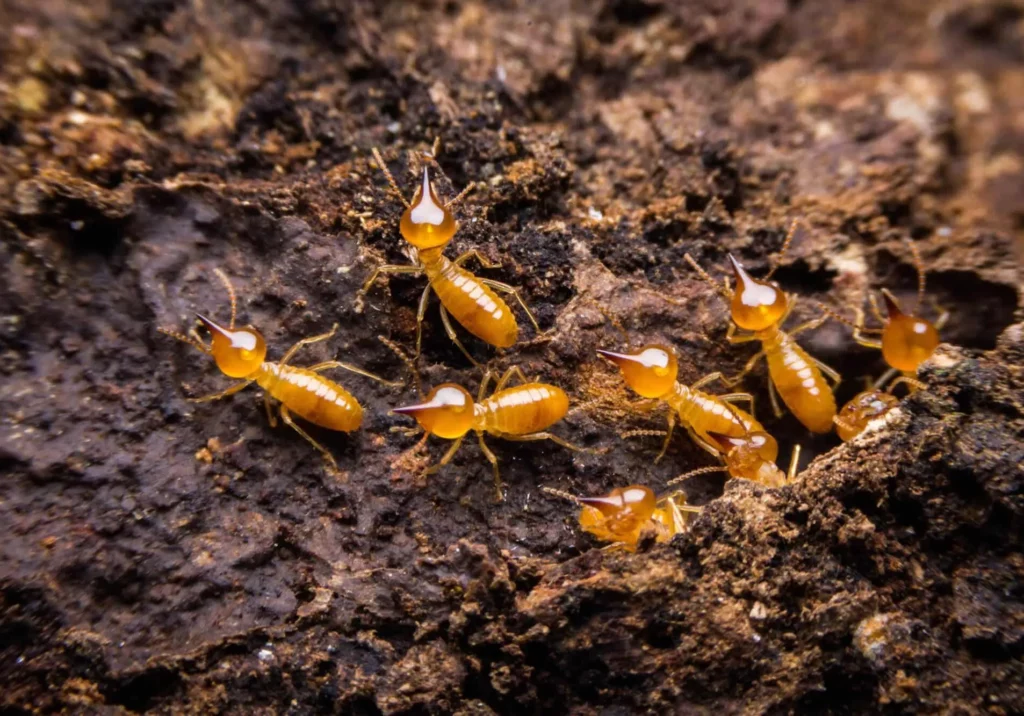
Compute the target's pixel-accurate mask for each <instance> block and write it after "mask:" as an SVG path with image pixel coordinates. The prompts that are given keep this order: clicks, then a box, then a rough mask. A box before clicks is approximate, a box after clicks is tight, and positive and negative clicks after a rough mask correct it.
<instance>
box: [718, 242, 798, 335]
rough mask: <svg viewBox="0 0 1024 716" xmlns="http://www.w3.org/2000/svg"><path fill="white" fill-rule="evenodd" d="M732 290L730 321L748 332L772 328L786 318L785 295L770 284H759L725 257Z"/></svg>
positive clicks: (769, 282)
mask: <svg viewBox="0 0 1024 716" xmlns="http://www.w3.org/2000/svg"><path fill="white" fill-rule="evenodd" d="M729 261H730V262H731V263H732V270H733V274H734V275H735V277H736V290H735V291H734V292H733V294H732V307H731V310H732V320H733V322H734V323H735V324H736V325H737V326H739V327H740V328H743V329H745V330H748V331H762V330H764V329H765V328H769V327H771V326H774V325H775V324H776V323H778V322H779V321H781V320H782V317H783V316H785V315H786V308H787V306H788V302H787V300H786V294H785V293H784V292H783V290H782V289H781V288H779V285H778V284H777V283H775V282H774V281H759V280H757V279H756V278H754V277H753V276H751V275H750V274H749V273H747V270H746V269H745V268H743V266H741V265H740V262H739V261H737V260H736V259H735V258H733V256H732V254H729Z"/></svg>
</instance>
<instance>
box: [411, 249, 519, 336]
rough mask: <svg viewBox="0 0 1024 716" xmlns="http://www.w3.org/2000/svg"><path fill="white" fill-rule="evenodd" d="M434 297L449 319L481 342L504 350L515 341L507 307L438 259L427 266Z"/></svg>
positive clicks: (513, 320)
mask: <svg viewBox="0 0 1024 716" xmlns="http://www.w3.org/2000/svg"><path fill="white" fill-rule="evenodd" d="M427 275H428V277H429V278H430V285H431V286H433V288H434V293H436V294H437V297H438V298H439V299H440V300H441V303H442V304H443V305H444V307H445V308H446V309H448V312H449V313H450V314H452V318H454V319H455V320H456V321H458V322H459V324H461V325H462V326H463V327H464V328H465V329H466V330H467V331H469V332H470V333H472V334H473V335H474V336H476V337H477V338H479V339H480V340H482V341H485V342H487V343H489V344H491V345H492V346H496V347H498V348H508V347H510V346H512V345H514V344H515V342H516V339H517V338H518V337H519V326H518V325H517V324H516V318H515V316H513V315H512V311H511V310H510V309H509V307H508V305H507V304H506V303H505V302H504V301H502V300H501V298H499V297H498V295H497V294H496V293H495V292H494V291H492V290H491V289H490V288H489V287H487V286H485V285H484V284H483V283H482V282H481V281H480V279H479V278H477V277H476V276H474V275H473V274H471V273H470V272H469V271H466V270H465V269H463V268H460V267H458V266H456V265H455V264H454V263H452V262H451V261H449V260H448V259H446V258H445V257H443V256H442V257H441V258H440V259H438V261H437V263H435V264H432V265H429V266H427Z"/></svg>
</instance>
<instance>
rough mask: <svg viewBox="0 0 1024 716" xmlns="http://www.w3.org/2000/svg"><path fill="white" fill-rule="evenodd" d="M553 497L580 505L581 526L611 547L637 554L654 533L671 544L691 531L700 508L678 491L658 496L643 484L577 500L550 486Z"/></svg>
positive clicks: (548, 490) (573, 496)
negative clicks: (647, 535)
mask: <svg viewBox="0 0 1024 716" xmlns="http://www.w3.org/2000/svg"><path fill="white" fill-rule="evenodd" d="M543 490H544V492H546V493H548V494H549V495H554V496H556V497H560V498H562V499H564V500H569V501H571V502H575V503H576V504H578V505H579V506H580V514H579V526H580V529H582V530H583V531H584V532H589V533H590V534H592V535H594V537H596V538H597V539H599V540H601V541H602V542H611V543H612V544H611V545H609V546H610V547H617V548H621V549H625V550H627V551H629V552H635V551H636V548H637V545H638V544H639V542H640V540H641V539H642V538H643V537H644V535H646V534H649V533H653V534H654V539H655V541H657V542H668V541H669V540H671V539H672V538H673V537H675V536H676V535H677V534H681V533H683V532H685V531H686V530H687V529H689V525H690V522H692V521H693V520H694V518H695V517H696V515H697V514H699V513H700V511H701V508H700V507H694V506H693V505H687V504H686V494H685V493H684V492H681V491H676V492H673V493H670V494H668V495H665V496H664V497H660V498H659V497H656V496H655V494H654V491H653V490H651V489H650V488H649V487H644V486H643V485H629V486H628V487H617V488H615V489H614V490H612V491H611V492H609V493H608V494H607V495H603V496H600V497H577V496H576V495H573V494H570V493H568V492H563V491H561V490H555V489H553V488H550V487H545V488H543Z"/></svg>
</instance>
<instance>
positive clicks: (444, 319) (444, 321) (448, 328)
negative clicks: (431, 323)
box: [441, 304, 480, 368]
mask: <svg viewBox="0 0 1024 716" xmlns="http://www.w3.org/2000/svg"><path fill="white" fill-rule="evenodd" d="M441 325H443V326H444V332H445V333H447V334H448V337H449V338H451V339H452V343H454V344H455V345H456V346H458V348H459V350H460V351H462V355H464V356H466V358H467V359H468V360H469V362H470V363H472V364H473V365H474V366H476V367H477V368H479V367H480V364H479V363H477V362H476V360H475V359H474V358H473V356H471V355H470V354H469V351H468V350H466V346H464V345H462V341H460V340H459V336H458V335H457V334H456V333H455V329H454V328H452V322H451V319H450V318H448V309H446V308H445V307H444V305H443V304H442V305H441Z"/></svg>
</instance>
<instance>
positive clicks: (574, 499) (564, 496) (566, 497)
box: [540, 487, 580, 505]
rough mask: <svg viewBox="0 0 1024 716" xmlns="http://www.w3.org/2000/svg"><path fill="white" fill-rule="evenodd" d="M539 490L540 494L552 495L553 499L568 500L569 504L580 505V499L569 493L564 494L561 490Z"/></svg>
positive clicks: (544, 488) (546, 488)
mask: <svg viewBox="0 0 1024 716" xmlns="http://www.w3.org/2000/svg"><path fill="white" fill-rule="evenodd" d="M540 489H541V491H542V492H546V493H548V494H549V495H554V496H555V497H560V498H562V499H563V500H568V501H569V502H572V503H575V504H577V505H578V504H580V498H578V497H577V496H576V495H573V494H572V493H570V492H564V491H563V490H556V489H555V488H553V487H542V488H540Z"/></svg>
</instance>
